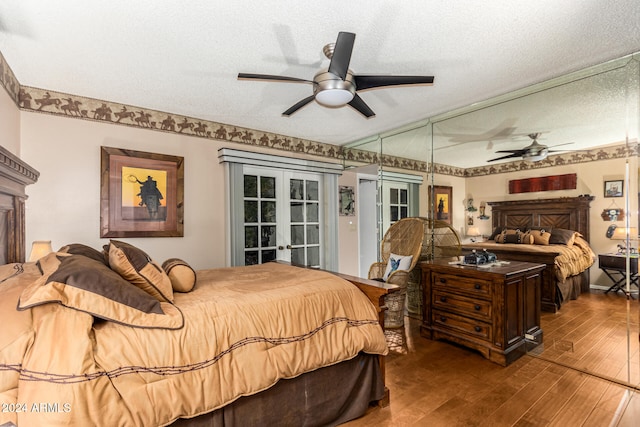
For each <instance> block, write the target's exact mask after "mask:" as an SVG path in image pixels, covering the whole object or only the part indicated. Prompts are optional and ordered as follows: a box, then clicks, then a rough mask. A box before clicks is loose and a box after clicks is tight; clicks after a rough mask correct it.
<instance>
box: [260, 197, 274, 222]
mask: <svg viewBox="0 0 640 427" xmlns="http://www.w3.org/2000/svg"><path fill="white" fill-rule="evenodd" d="M260 207H261V209H260V221H262V222H276V202H264V201H263V202H260Z"/></svg>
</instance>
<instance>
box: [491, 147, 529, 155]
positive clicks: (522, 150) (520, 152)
mask: <svg viewBox="0 0 640 427" xmlns="http://www.w3.org/2000/svg"><path fill="white" fill-rule="evenodd" d="M526 152H527V150H526V149H522V148H521V149H519V150H498V151H496V153H513V154H516V153H517V154H518V155H520V156H522V155H523V154H524V153H526Z"/></svg>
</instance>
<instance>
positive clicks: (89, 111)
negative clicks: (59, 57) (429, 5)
mask: <svg viewBox="0 0 640 427" xmlns="http://www.w3.org/2000/svg"><path fill="white" fill-rule="evenodd" d="M0 84H2V86H3V87H4V88H5V90H6V91H7V93H8V94H9V96H10V97H11V99H13V101H14V102H15V103H16V105H17V106H18V108H19V109H21V110H24V111H33V112H38V113H45V114H53V115H58V116H64V117H68V118H75V119H83V120H92V121H99V122H106V123H111V124H114V125H122V126H131V127H136V128H143V129H149V130H155V131H160V132H169V133H177V134H182V135H190V136H193V137H198V138H206V139H213V140H219V141H228V142H234V143H238V144H245V145H254V146H260V147H268V148H271V149H275V150H281V151H290V152H296V153H304V154H308V155H312V156H318V157H322V158H325V159H327V158H328V159H334V160H338V161H341V162H354V163H363V164H372V163H379V164H381V165H382V167H390V168H397V169H404V170H409V171H416V172H422V173H431V172H432V170H431V168H430V167H429V164H428V163H427V162H423V161H418V160H412V159H407V158H402V157H396V156H390V155H379V154H378V153H375V152H372V151H367V150H359V149H354V148H346V147H341V146H338V145H333V144H327V143H322V142H316V141H310V140H306V139H301V138H294V137H289V136H285V135H279V134H275V133H270V132H264V131H260V130H255V129H249V128H243V127H238V126H232V125H228V124H224V123H217V122H213V121H209V120H203V119H198V118H194V117H187V116H183V115H179V114H173V113H166V112H161V111H156V110H151V109H148V108H143V107H136V106H131V105H125V104H121V103H115V102H110V101H104V100H97V99H92V98H87V97H83V96H77V95H69V94H65V93H61V92H56V91H52V90H46V89H39V88H34V87H29V86H23V85H20V83H19V81H18V79H17V78H16V76H15V74H14V73H13V71H12V69H11V67H10V66H9V64H8V63H7V61H6V60H5V58H4V56H3V55H2V52H0ZM637 155H638V142H637V141H633V142H632V143H629V144H627V143H621V144H617V145H613V146H609V147H603V148H597V149H594V150H584V151H579V152H573V153H571V152H569V153H564V154H557V155H552V156H549V157H547V158H546V159H545V160H543V161H540V162H536V163H529V162H525V161H514V162H507V163H501V164H498V165H487V166H482V167H475V168H467V169H465V168H458V167H454V166H449V165H444V164H439V163H435V164H434V165H433V173H437V174H442V175H450V176H458V177H474V176H483V175H493V174H498V173H508V172H516V171H524V170H531V169H541V168H547V167H552V166H565V165H570V164H576V163H587V162H593V161H599V160H609V159H616V158H626V157H630V156H637Z"/></svg>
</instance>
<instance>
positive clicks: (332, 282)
mask: <svg viewBox="0 0 640 427" xmlns="http://www.w3.org/2000/svg"><path fill="white" fill-rule="evenodd" d="M22 268H24V270H23V271H21V272H19V271H20V270H21V269H22ZM14 273H15V276H14V277H12V278H10V279H9V280H4V281H2V282H0V308H1V309H2V319H3V325H2V332H0V401H1V404H2V411H1V412H0V424H2V423H5V422H7V421H13V422H16V421H17V422H18V423H19V425H24V426H36V425H47V426H55V425H74V426H89V425H96V426H109V427H113V426H133V425H136V426H155V425H166V424H168V423H170V422H172V421H173V420H175V419H176V418H178V417H189V416H195V415H197V414H200V413H205V412H209V411H211V410H213V409H216V408H218V407H221V406H224V405H225V404H226V403H228V402H230V401H232V400H235V399H237V398H238V397H239V396H242V395H249V394H253V393H256V392H259V391H261V390H264V389H266V388H268V387H270V386H271V385H273V384H275V383H276V382H277V381H278V380H279V379H281V378H290V377H295V376H298V375H300V374H302V373H304V372H307V371H310V370H314V369H317V368H319V367H322V366H328V365H331V364H335V363H338V362H340V361H342V360H345V359H350V358H353V357H354V356H356V355H357V354H358V352H360V351H364V352H367V353H373V354H386V352H387V346H386V342H385V338H384V334H383V332H382V329H381V328H380V326H379V324H378V320H377V313H376V310H375V309H374V307H373V305H372V304H371V302H370V301H369V300H368V299H367V297H366V296H365V295H364V294H363V293H362V292H361V291H360V290H359V289H358V288H356V287H355V286H353V285H352V284H350V283H348V282H346V281H344V280H342V279H340V278H338V277H336V276H334V275H331V274H329V273H325V272H320V271H315V270H307V269H300V268H296V267H291V266H285V265H280V264H273V263H272V264H265V265H260V266H253V267H239V268H224V269H215V270H204V271H199V272H198V284H197V285H196V288H195V289H194V290H193V291H192V292H190V293H186V294H180V293H176V294H175V304H176V306H177V307H178V308H179V309H180V310H181V311H182V312H183V314H184V319H185V326H184V327H183V328H182V329H179V330H165V329H143V328H136V327H130V326H124V325H120V324H116V323H114V322H108V321H96V322H95V323H94V319H93V317H92V316H91V315H90V314H87V313H84V312H80V311H76V310H73V309H69V308H66V307H63V306H61V305H58V304H46V305H42V306H37V307H34V308H32V309H31V310H27V311H21V312H18V311H16V310H15V306H16V302H17V300H18V297H19V296H20V292H21V290H22V289H23V288H24V287H25V286H26V285H27V284H29V283H30V282H31V281H33V280H34V278H37V277H39V275H40V273H39V272H38V270H37V268H36V267H35V265H34V264H31V263H26V264H15V265H6V266H2V267H0V280H3V279H5V278H7V277H8V276H10V275H11V274H14Z"/></svg>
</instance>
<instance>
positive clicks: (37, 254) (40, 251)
mask: <svg viewBox="0 0 640 427" xmlns="http://www.w3.org/2000/svg"><path fill="white" fill-rule="evenodd" d="M51 252H53V249H52V248H51V240H34V241H33V243H32V244H31V255H29V262H36V261H38V260H39V259H40V258H42V257H43V256H45V255H47V254H49V253H51Z"/></svg>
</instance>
